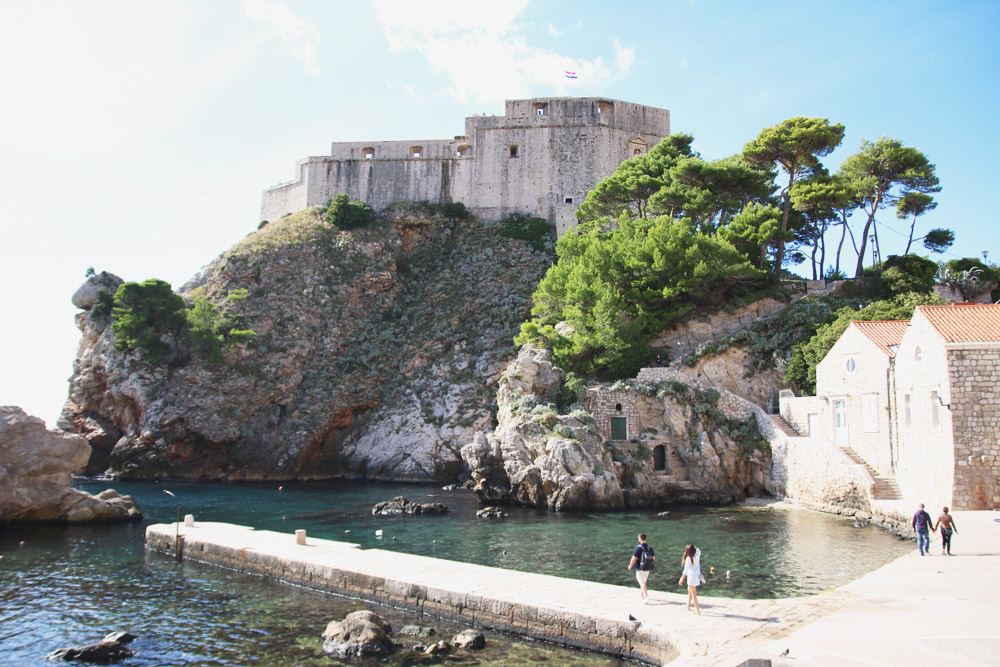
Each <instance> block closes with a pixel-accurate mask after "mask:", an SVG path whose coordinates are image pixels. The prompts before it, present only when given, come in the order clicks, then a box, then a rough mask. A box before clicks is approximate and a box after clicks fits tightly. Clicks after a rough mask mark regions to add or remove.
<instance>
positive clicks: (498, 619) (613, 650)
mask: <svg viewBox="0 0 1000 667" xmlns="http://www.w3.org/2000/svg"><path fill="white" fill-rule="evenodd" d="M200 525H201V526H203V528H201V530H205V529H207V530H206V534H205V535H199V534H198V533H199V532H200V530H199V529H193V528H192V527H190V526H184V528H183V529H182V532H183V533H184V534H182V535H181V539H180V542H181V555H182V557H183V558H184V559H185V560H193V561H197V562H201V563H208V564H211V565H217V566H221V567H225V568H229V569H232V570H235V571H238V572H246V573H251V574H257V575H261V576H264V577H268V578H271V579H276V580H278V581H281V582H288V583H294V584H299V585H303V586H307V587H309V588H313V589H317V590H321V591H328V592H332V593H338V594H341V595H347V596H350V597H356V598H360V599H362V600H367V601H371V602H378V603H382V604H390V605H397V606H401V607H405V608H408V609H412V610H414V611H417V612H422V613H428V614H431V615H435V616H442V617H447V618H451V619H455V620H458V621H464V622H467V623H469V624H470V625H473V626H476V627H482V628H488V629H491V630H496V631H500V632H510V633H514V634H518V635H522V636H526V637H531V638H534V639H540V640H544V641H548V642H552V643H555V644H559V645H563V646H568V647H572V648H577V649H585V650H590V651H598V652H600V653H606V654H609V655H616V656H621V657H624V658H628V659H633V660H641V661H644V662H649V663H652V664H657V665H659V664H664V663H667V662H670V661H671V660H673V659H674V658H675V657H676V656H677V654H678V647H677V646H675V644H674V640H673V639H672V638H671V637H669V636H668V635H667V634H666V633H663V632H658V631H656V630H654V629H650V628H644V627H642V626H641V625H640V624H639V623H633V622H629V621H627V620H618V619H611V618H602V617H600V616H590V615H584V614H580V613H574V612H567V611H564V610H560V609H555V608H551V607H545V606H542V605H535V604H527V603H518V602H513V601H511V600H504V599H499V598H496V597H488V596H484V595H476V594H473V593H469V592H467V591H462V590H458V589H459V588H461V582H462V581H467V580H468V578H463V577H461V576H455V577H454V581H455V582H456V585H455V586H454V588H452V589H449V588H443V587H440V586H437V585H431V584H427V583H421V582H419V581H416V579H418V578H419V576H417V575H415V574H414V573H413V572H412V571H411V569H412V568H410V569H408V568H406V567H405V563H406V562H409V561H410V559H423V558H425V557H422V556H411V555H408V554H398V553H395V552H388V551H386V552H381V551H376V552H373V551H371V550H369V551H364V552H363V553H364V556H361V557H360V558H359V554H361V553H362V550H361V548H360V547H358V546H357V545H353V544H348V543H344V542H334V541H330V540H318V539H314V538H309V540H308V544H309V547H320V548H321V549H322V550H317V549H315V548H312V549H310V548H309V547H304V546H297V545H296V546H290V545H294V543H295V537H293V536H291V535H285V534H281V533H274V532H271V531H258V530H253V529H251V528H245V527H241V526H230V525H228V524H200ZM219 526H221V527H225V529H226V531H225V533H224V532H223V531H222V530H217V529H213V527H219ZM233 531H237V533H236V534H238V535H239V536H240V537H245V538H246V539H245V540H244V539H241V540H239V541H237V542H232V541H230V542H229V543H227V540H226V537H225V536H226V535H228V534H232V533H233ZM174 535H175V526H174V524H158V525H152V526H149V527H148V528H147V529H146V548H147V549H149V550H151V551H156V552H159V553H163V554H168V555H173V554H174V553H175V539H174ZM241 545H243V546H241ZM248 545H251V546H248ZM264 545H266V548H265V546H264ZM271 545H274V547H273V548H271ZM290 548H294V549H301V550H302V556H301V557H298V556H290V555H289V554H288V553H287V552H288V551H289V549H290ZM375 559H382V560H390V561H392V560H398V561H400V562H399V563H397V567H382V568H375V567H373V569H376V570H379V571H381V572H394V573H396V574H395V575H394V576H384V575H376V574H371V573H365V572H361V571H357V570H352V569H349V568H347V567H344V566H341V565H335V564H333V563H338V562H340V563H343V562H345V561H350V560H362V561H369V562H370V561H373V560H375ZM427 560H433V559H427ZM320 561H321V562H320ZM441 567H442V568H446V569H448V570H454V571H457V570H462V571H464V570H465V569H466V568H473V569H475V568H478V569H481V570H484V571H492V570H494V569H495V568H488V567H485V566H479V565H470V564H467V563H451V562H449V563H446V564H442V565H441ZM503 573H504V576H505V577H513V576H519V575H524V576H530V577H543V578H548V577H546V575H527V574H525V573H511V572H508V571H503ZM595 586H602V585H595Z"/></svg>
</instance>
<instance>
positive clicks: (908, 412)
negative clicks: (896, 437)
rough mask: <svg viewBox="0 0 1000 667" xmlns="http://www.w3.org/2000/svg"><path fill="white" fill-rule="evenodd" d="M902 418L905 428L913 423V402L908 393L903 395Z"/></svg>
mask: <svg viewBox="0 0 1000 667" xmlns="http://www.w3.org/2000/svg"><path fill="white" fill-rule="evenodd" d="M903 420H904V422H903V423H904V424H905V425H906V428H910V426H911V425H912V424H913V402H912V397H911V396H910V395H909V394H904V395H903Z"/></svg>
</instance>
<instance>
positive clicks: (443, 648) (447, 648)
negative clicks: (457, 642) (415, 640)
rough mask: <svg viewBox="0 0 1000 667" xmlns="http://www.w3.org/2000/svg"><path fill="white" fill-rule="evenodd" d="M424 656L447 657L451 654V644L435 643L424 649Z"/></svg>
mask: <svg viewBox="0 0 1000 667" xmlns="http://www.w3.org/2000/svg"><path fill="white" fill-rule="evenodd" d="M424 653H425V654H426V655H448V654H449V653H451V644H449V643H448V642H435V643H433V644H431V645H429V646H427V648H425V649H424Z"/></svg>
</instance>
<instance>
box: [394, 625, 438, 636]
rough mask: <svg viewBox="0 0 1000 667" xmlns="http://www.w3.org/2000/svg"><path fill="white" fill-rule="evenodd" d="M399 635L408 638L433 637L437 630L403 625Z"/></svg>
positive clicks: (421, 626)
mask: <svg viewBox="0 0 1000 667" xmlns="http://www.w3.org/2000/svg"><path fill="white" fill-rule="evenodd" d="M399 634H401V635H408V636H410V637H433V636H434V635H436V634H437V630H435V629H434V628H428V627H425V626H423V625H404V626H403V627H402V628H400V629H399Z"/></svg>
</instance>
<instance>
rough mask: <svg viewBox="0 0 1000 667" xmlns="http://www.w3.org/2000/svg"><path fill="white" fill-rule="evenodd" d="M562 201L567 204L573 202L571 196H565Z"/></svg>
mask: <svg viewBox="0 0 1000 667" xmlns="http://www.w3.org/2000/svg"><path fill="white" fill-rule="evenodd" d="M563 201H564V202H565V203H567V204H572V203H573V198H572V197H566V198H564V199H563Z"/></svg>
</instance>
